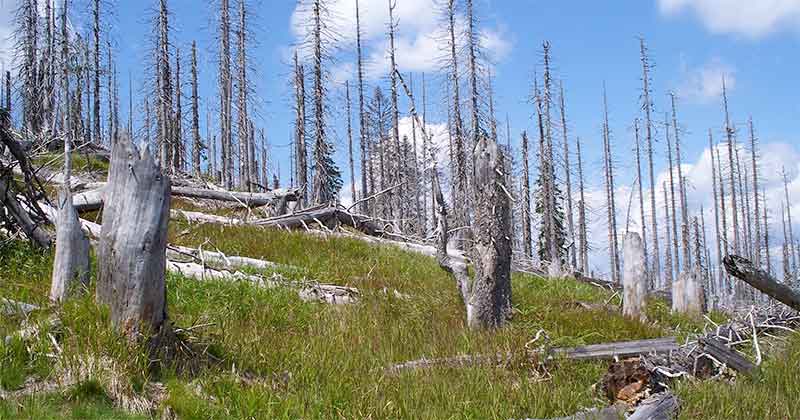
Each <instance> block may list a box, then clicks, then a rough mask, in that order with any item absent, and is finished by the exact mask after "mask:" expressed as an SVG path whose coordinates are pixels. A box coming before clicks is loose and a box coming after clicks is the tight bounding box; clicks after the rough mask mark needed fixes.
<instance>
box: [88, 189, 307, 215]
mask: <svg viewBox="0 0 800 420" xmlns="http://www.w3.org/2000/svg"><path fill="white" fill-rule="evenodd" d="M95 185H96V184H95ZM298 194H299V193H298V190H296V189H288V190H285V189H281V190H274V191H270V192H265V193H246V192H236V191H218V190H211V189H204V188H192V187H173V188H172V196H173V197H183V198H195V199H203V200H215V201H225V202H230V203H238V204H241V205H242V206H243V207H249V208H254V207H261V206H266V205H267V204H272V203H276V204H279V205H281V203H285V202H289V201H296V200H297V196H298ZM104 200H105V185H103V186H102V188H98V189H95V190H92V191H87V192H84V193H81V194H76V195H75V207H76V209H77V210H78V211H94V210H99V209H101V208H102V207H103V201H104Z"/></svg>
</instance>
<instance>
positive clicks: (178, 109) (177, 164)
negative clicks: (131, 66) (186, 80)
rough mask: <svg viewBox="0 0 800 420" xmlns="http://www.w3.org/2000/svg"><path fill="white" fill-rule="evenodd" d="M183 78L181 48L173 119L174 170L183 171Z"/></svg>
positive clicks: (176, 64) (177, 60)
mask: <svg viewBox="0 0 800 420" xmlns="http://www.w3.org/2000/svg"><path fill="white" fill-rule="evenodd" d="M182 101H183V78H182V73H181V50H176V51H175V116H174V118H175V119H174V120H173V121H171V125H172V128H171V131H172V136H173V137H172V145H171V147H170V149H171V153H172V155H171V158H172V170H173V171H174V172H182V171H183V170H184V169H185V163H186V154H185V152H186V147H185V145H184V139H183V102H182Z"/></svg>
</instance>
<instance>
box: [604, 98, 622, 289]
mask: <svg viewBox="0 0 800 420" xmlns="http://www.w3.org/2000/svg"><path fill="white" fill-rule="evenodd" d="M603 146H604V159H603V162H604V168H605V175H606V200H607V204H606V206H607V208H606V210H607V213H608V244H609V265H610V269H611V279H612V281H613V282H614V283H617V284H619V283H620V275H619V241H618V237H617V206H616V198H615V193H616V191H615V187H614V164H613V159H612V153H611V129H610V128H609V124H608V99H607V96H606V89H605V85H603Z"/></svg>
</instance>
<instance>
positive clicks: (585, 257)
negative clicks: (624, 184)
mask: <svg viewBox="0 0 800 420" xmlns="http://www.w3.org/2000/svg"><path fill="white" fill-rule="evenodd" d="M575 145H576V150H575V151H576V153H577V157H578V188H579V189H580V197H581V201H580V203H578V232H579V234H578V238H579V241H580V248H581V249H580V251H581V258H580V260H581V271H582V272H583V274H584V275H588V274H589V236H588V232H587V230H586V197H585V189H584V178H583V158H582V156H581V139H580V138H577V139H576V140H575Z"/></svg>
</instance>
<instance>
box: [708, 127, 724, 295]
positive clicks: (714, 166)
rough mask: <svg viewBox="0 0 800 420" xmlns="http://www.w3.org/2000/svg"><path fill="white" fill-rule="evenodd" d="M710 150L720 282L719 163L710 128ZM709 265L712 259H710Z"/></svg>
mask: <svg viewBox="0 0 800 420" xmlns="http://www.w3.org/2000/svg"><path fill="white" fill-rule="evenodd" d="M708 151H709V153H711V186H712V187H713V198H714V229H715V237H716V242H717V270H718V275H717V276H716V278H715V282H719V281H721V279H722V271H723V268H722V238H721V236H720V220H719V197H718V189H719V188H718V186H717V182H718V181H717V179H718V177H717V164H716V159H714V137H713V134H712V132H711V130H710V129H709V130H708ZM708 263H709V265H710V264H711V261H708Z"/></svg>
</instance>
